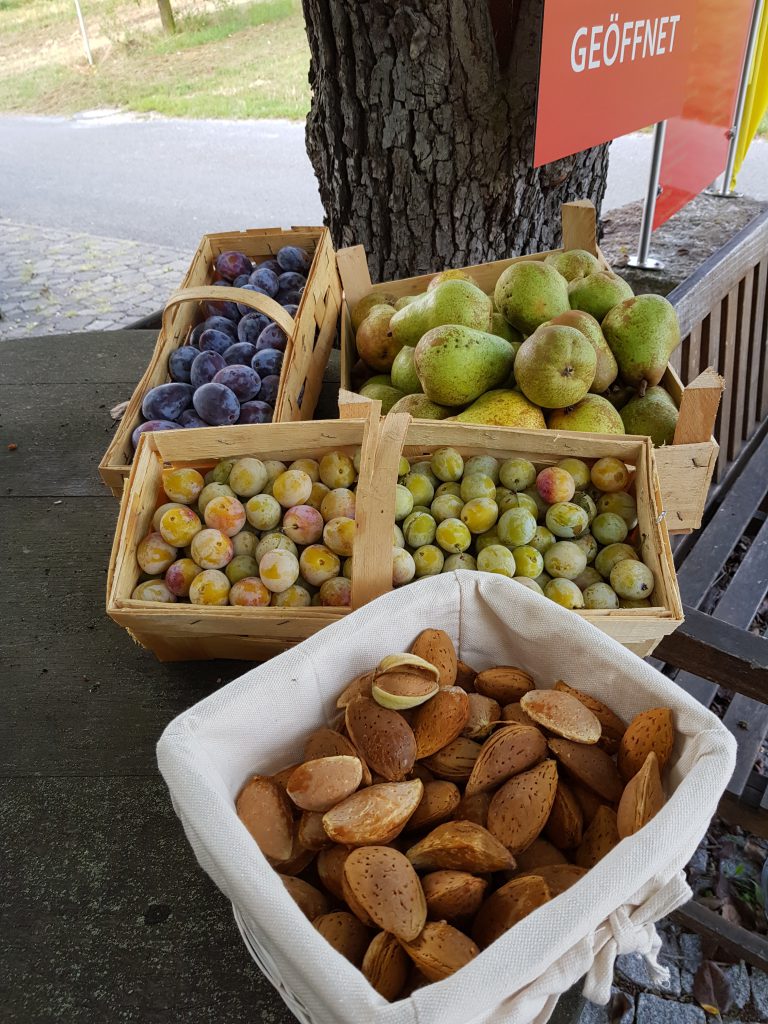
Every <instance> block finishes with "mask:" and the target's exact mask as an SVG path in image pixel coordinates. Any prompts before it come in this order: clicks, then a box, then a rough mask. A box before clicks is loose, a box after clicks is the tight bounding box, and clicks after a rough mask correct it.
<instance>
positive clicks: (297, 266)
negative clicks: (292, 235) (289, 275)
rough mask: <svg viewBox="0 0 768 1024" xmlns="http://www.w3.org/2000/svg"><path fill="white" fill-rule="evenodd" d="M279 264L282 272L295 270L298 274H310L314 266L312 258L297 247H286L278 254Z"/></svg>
mask: <svg viewBox="0 0 768 1024" xmlns="http://www.w3.org/2000/svg"><path fill="white" fill-rule="evenodd" d="M277 262H278V263H279V264H280V268H281V270H294V271H295V272H296V273H297V274H304V275H306V274H308V273H309V268H310V267H311V266H312V257H311V256H310V255H309V253H306V252H305V251H304V250H303V249H299V248H298V247H297V246H295V245H285V246H283V248H282V249H280V250H279V251H278V253H277Z"/></svg>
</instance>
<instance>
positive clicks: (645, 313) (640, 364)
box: [603, 295, 680, 395]
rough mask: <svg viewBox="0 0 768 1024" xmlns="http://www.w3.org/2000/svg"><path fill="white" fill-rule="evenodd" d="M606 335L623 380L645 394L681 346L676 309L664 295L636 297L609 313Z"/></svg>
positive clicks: (657, 381) (604, 331) (658, 378)
mask: <svg viewBox="0 0 768 1024" xmlns="http://www.w3.org/2000/svg"><path fill="white" fill-rule="evenodd" d="M603 334H604V335H605V340H606V341H607V342H608V344H609V345H610V346H611V351H612V352H613V354H614V355H615V356H616V362H617V363H618V364H619V373H620V374H621V376H622V378H623V380H624V381H625V382H626V383H627V384H632V385H634V386H635V387H636V388H638V389H639V390H640V394H641V395H642V393H643V391H644V389H645V388H646V387H653V386H654V385H656V384H658V383H659V382H660V380H661V378H662V377H663V376H664V373H665V371H666V369H667V364H668V363H669V357H670V356H671V355H672V353H673V352H674V351H675V349H676V348H677V346H678V345H679V344H680V323H679V321H678V319H677V313H676V312H675V307H674V306H673V305H672V303H671V302H670V301H669V300H668V299H665V298H664V297H663V296H662V295H637V296H635V297H634V298H632V299H626V300H625V301H624V302H620V303H619V304H618V305H616V306H614V307H613V308H612V309H611V310H610V312H609V313H608V314H607V315H606V317H605V319H604V320H603Z"/></svg>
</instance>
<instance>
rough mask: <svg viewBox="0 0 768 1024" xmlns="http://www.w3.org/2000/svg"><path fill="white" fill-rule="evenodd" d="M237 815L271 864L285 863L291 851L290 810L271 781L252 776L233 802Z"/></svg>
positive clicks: (262, 776)
mask: <svg viewBox="0 0 768 1024" xmlns="http://www.w3.org/2000/svg"><path fill="white" fill-rule="evenodd" d="M235 807H236V809H237V816H238V818H239V819H240V821H242V823H243V825H245V827H246V828H247V829H248V831H249V832H250V834H251V835H252V836H253V838H254V839H255V840H256V842H257V843H258V846H259V849H260V850H261V852H262V853H263V854H264V856H265V857H266V858H267V860H269V861H270V862H271V863H273V864H276V863H279V862H280V861H283V860H288V858H289V857H290V856H291V852H292V850H293V810H292V809H291V802H290V800H289V799H288V797H287V796H286V795H285V791H284V790H283V789H282V788H281V787H280V786H279V785H278V783H277V782H275V781H274V780H273V779H270V778H267V777H266V776H264V775H254V776H253V778H251V779H249V780H248V782H246V784H245V785H244V786H243V788H242V789H241V790H240V794H239V796H238V798H237V800H236V802H235Z"/></svg>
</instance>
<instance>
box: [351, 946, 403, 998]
mask: <svg viewBox="0 0 768 1024" xmlns="http://www.w3.org/2000/svg"><path fill="white" fill-rule="evenodd" d="M410 966H411V961H410V960H409V958H408V954H407V953H406V952H405V950H404V949H403V947H402V946H401V945H400V943H399V942H398V941H397V939H396V938H395V936H394V935H389V934H388V933H387V932H379V934H378V935H375V936H374V938H373V939H372V940H371V944H370V945H369V946H368V949H367V950H366V953H365V956H364V957H363V966H362V972H363V974H364V975H365V977H366V978H367V979H368V981H369V982H370V983H371V985H372V986H373V988H375V989H376V991H377V992H378V993H379V995H381V996H384V998H385V999H388V1000H389V1001H390V1002H394V1001H395V1000H396V999H397V998H398V996H399V995H400V993H401V992H402V991H403V989H404V988H405V983H406V981H407V980H408V972H409V970H410Z"/></svg>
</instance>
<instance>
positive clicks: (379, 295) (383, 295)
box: [351, 292, 397, 330]
mask: <svg viewBox="0 0 768 1024" xmlns="http://www.w3.org/2000/svg"><path fill="white" fill-rule="evenodd" d="M396 301H397V296H396V295H392V294H391V293H390V292H369V293H368V295H366V296H365V297H364V298H362V299H360V301H359V302H357V303H356V304H355V306H354V307H353V308H352V313H351V316H352V327H353V328H354V330H357V329H358V327H359V326H360V324H361V323H362V322H363V320H365V318H366V317H367V316H368V314H369V313H370V312H371V310H372V309H373V307H374V306H394V304H395V302H396Z"/></svg>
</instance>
